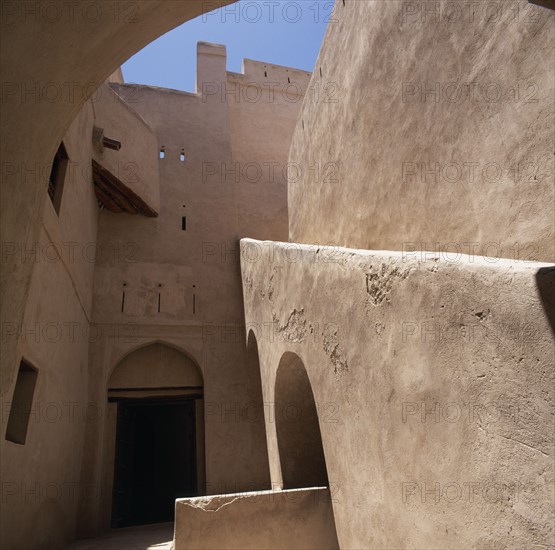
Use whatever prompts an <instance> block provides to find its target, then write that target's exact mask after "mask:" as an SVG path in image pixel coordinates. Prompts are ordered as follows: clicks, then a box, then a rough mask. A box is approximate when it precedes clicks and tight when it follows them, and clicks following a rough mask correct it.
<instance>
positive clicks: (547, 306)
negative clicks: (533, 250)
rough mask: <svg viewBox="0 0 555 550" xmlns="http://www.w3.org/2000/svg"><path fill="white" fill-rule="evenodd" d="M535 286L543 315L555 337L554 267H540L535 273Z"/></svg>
mask: <svg viewBox="0 0 555 550" xmlns="http://www.w3.org/2000/svg"><path fill="white" fill-rule="evenodd" d="M536 286H537V287H538V293H539V295H540V300H541V303H542V306H543V310H544V311H545V315H546V316H547V319H548V321H549V325H550V326H551V332H552V333H553V336H554V337H555V267H542V268H540V269H538V271H537V273H536Z"/></svg>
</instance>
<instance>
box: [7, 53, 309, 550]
mask: <svg viewBox="0 0 555 550" xmlns="http://www.w3.org/2000/svg"><path fill="white" fill-rule="evenodd" d="M244 71H245V72H244V73H241V74H237V73H229V72H227V71H226V52H225V47H224V46H218V45H212V44H205V43H199V46H198V85H197V87H198V91H197V93H188V92H181V91H177V90H167V89H159V88H151V87H148V86H138V85H125V84H124V83H123V82H122V80H121V75H118V74H115V75H113V76H112V77H111V79H110V80H111V82H107V83H105V84H103V85H102V87H101V88H100V89H99V91H98V92H97V94H96V95H95V96H94V97H93V98H92V99H91V100H90V101H89V102H88V103H87V104H86V105H85V107H84V108H83V110H82V111H81V113H80V114H79V116H78V117H77V118H76V120H75V121H74V123H73V124H72V126H71V127H70V129H69V131H68V132H67V134H66V135H65V136H64V139H63V144H64V147H65V149H66V151H67V155H68V157H69V164H68V167H67V171H66V177H65V182H64V188H63V196H62V199H61V201H60V207H59V212H56V209H55V207H54V203H53V201H52V200H51V199H50V197H49V196H48V195H47V196H46V197H45V206H44V208H45V215H44V219H43V223H42V231H41V240H40V241H39V243H38V245H37V246H36V247H34V248H32V249H30V250H27V251H26V252H24V253H23V259H27V260H28V261H33V262H36V264H37V265H36V268H35V270H34V273H33V278H32V281H31V285H30V294H29V303H28V307H27V311H26V314H25V317H24V321H23V323H22V325H21V326H19V327H18V326H16V325H15V324H9V325H7V324H6V325H4V337H5V339H10V340H12V341H13V340H18V341H19V343H20V346H21V350H22V357H23V358H24V360H25V361H27V362H28V363H29V364H30V365H31V366H32V367H34V368H36V369H37V370H38V373H39V375H38V378H37V383H36V386H35V393H34V397H33V407H34V408H33V410H32V414H31V417H30V422H29V428H28V431H27V437H26V441H25V445H20V444H16V443H13V442H7V441H4V445H5V448H4V449H3V464H4V470H3V479H5V480H6V484H5V491H4V493H3V494H4V502H5V504H7V505H9V506H6V507H3V514H4V516H3V522H8V523H11V524H13V525H18V526H19V528H17V529H15V528H14V529H10V530H9V531H4V532H3V533H4V537H5V540H4V543H5V544H6V546H7V547H13V548H17V547H29V546H35V547H43V548H52V547H59V546H61V545H63V544H64V543H67V542H69V541H71V540H72V539H73V538H75V537H76V536H91V535H94V534H95V533H98V532H99V531H100V530H104V529H107V528H109V527H110V525H114V521H115V519H114V512H113V502H114V497H113V493H114V487H113V485H114V479H115V478H116V477H117V476H116V477H115V468H116V464H115V463H116V453H117V450H116V445H117V443H116V431H117V422H118V420H117V419H118V412H117V407H118V405H117V403H118V402H119V401H120V400H121V399H125V398H128V399H138V398H141V399H148V398H151V399H171V398H175V397H187V396H192V397H191V399H194V401H195V414H196V420H195V438H196V441H195V447H196V452H195V456H194V462H195V469H196V471H195V474H194V481H195V483H194V489H193V490H194V494H200V495H202V494H206V493H210V494H218V493H230V492H237V491H244V490H251V491H252V490H262V489H268V488H269V487H270V478H269V469H268V459H267V450H266V438H265V430H264V417H263V410H262V409H263V407H262V402H261V399H262V394H261V389H260V374H259V372H258V371H257V370H255V369H254V367H255V366H256V365H255V364H253V362H252V360H249V358H248V357H247V348H246V342H245V337H244V334H245V330H244V323H243V302H242V289H241V279H240V270H239V238H240V237H242V236H244V235H247V234H254V235H257V236H258V238H261V239H267V240H276V239H277V240H279V239H285V238H286V237H287V182H286V165H287V155H288V151H289V144H290V142H291V137H292V133H293V129H294V125H295V123H296V119H297V114H298V111H299V109H300V105H301V102H302V99H303V95H304V90H305V89H306V85H307V83H308V80H309V76H310V75H309V74H308V73H306V72H303V71H298V70H295V69H291V68H286V67H278V66H275V65H269V64H265V63H261V62H257V61H251V60H245V64H244ZM264 73H266V75H269V76H268V77H265V76H264ZM267 83H271V86H267ZM245 90H246V92H245ZM284 90H285V91H284ZM226 92H227V93H228V94H231V93H234V94H235V95H227V96H226ZM270 92H271V93H270ZM248 94H251V95H248ZM178 113H179V115H178V116H176V114H178ZM99 128H100V129H102V131H103V136H105V137H109V138H113V139H116V140H117V141H119V142H120V143H121V149H120V150H111V149H108V148H106V147H102V146H99V144H98V140H97V139H96V138H95V129H99ZM96 131H97V130H96ZM253 132H254V133H255V136H253V135H252V134H253ZM257 132H258V136H259V137H258V139H257V138H256V133H257ZM270 132H272V135H273V139H272V144H271V147H269V146H268V145H267V144H265V143H264V142H262V140H260V136H265V135H267V134H268V133H270ZM258 143H260V144H258ZM270 149H271V151H272V155H269V154H268V151H269V150H270ZM161 157H163V158H161ZM95 163H97V164H95ZM98 165H100V166H101V167H102V168H103V169H105V170H106V171H107V172H108V173H109V174H112V175H113V176H114V177H115V178H117V179H118V180H119V181H120V182H121V183H122V184H123V185H124V186H125V187H126V188H127V190H128V192H129V193H130V194H132V195H133V196H136V197H139V198H140V200H141V201H142V202H141V204H142V205H143V208H145V209H147V211H148V214H146V215H145V214H141V213H137V214H135V215H131V214H128V213H125V212H114V211H110V206H108V207H107V206H106V205H105V204H102V205H101V206H100V209H99V201H100V202H101V198H102V197H100V196H99V195H97V194H95V189H96V190H97V191H98V185H104V183H105V180H101V181H99V180H98V177H97V176H95V175H93V172H94V170H95V166H98ZM93 180H94V182H95V184H94V185H93V183H92V182H93ZM101 191H102V190H101ZM99 192H100V191H99ZM102 192H104V191H102ZM99 197H100V198H99ZM246 197H249V198H248V199H247V198H246ZM262 199H263V200H262ZM112 207H113V205H112ZM7 252H9V253H11V254H13V255H15V254H19V253H20V251H18V250H17V249H15V248H13V249H10V250H7ZM9 404H10V402H9V401H8V403H6V407H7V408H6V407H5V414H4V422H5V423H6V421H7V419H8V417H9V414H8V413H9V410H10V406H9ZM247 413H248V414H247ZM4 425H5V424H4ZM66 438H67V439H66ZM46 440H48V441H50V442H52V446H53V447H52V450H54V448H55V449H56V452H54V453H52V454H50V455H48V456H43V458H42V459H41V461H40V462H37V461H36V460H35V458H34V457H35V456H36V454H37V453H40V448H41V447H42V446H43V445H44V441H46ZM68 442H69V443H68ZM230 456H232V457H233V459H232V460H230ZM185 494H187V493H185ZM182 496H183V495H182ZM31 515H39V516H40V517H41V522H42V523H41V524H39V526H38V528H37V529H36V531H34V532H33V535H32V536H30V535H29V533H28V532H26V531H25V529H24V526H25V524H26V522H27V519H28V518H29V517H30V516H31ZM54 525H56V526H57V527H56V528H54V527H53V526H54Z"/></svg>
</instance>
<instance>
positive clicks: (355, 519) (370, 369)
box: [241, 239, 555, 550]
mask: <svg viewBox="0 0 555 550" xmlns="http://www.w3.org/2000/svg"><path fill="white" fill-rule="evenodd" d="M241 245H242V273H243V288H244V295H245V313H246V320H247V327H250V328H251V330H252V332H253V334H254V335H255V336H256V340H257V344H258V350H259V355H260V368H261V374H262V389H263V394H264V401H265V402H267V403H272V402H274V400H275V393H274V386H275V377H276V370H277V368H278V365H279V364H280V360H281V359H282V357H283V356H284V354H285V353H286V352H289V353H294V354H296V355H297V356H298V357H299V358H300V359H301V361H302V362H303V364H304V366H305V368H306V370H307V373H308V377H309V379H310V383H311V386H312V391H313V393H314V399H315V402H316V406H317V410H318V415H319V421H320V429H321V433H322V441H323V448H324V453H325V460H326V466H327V473H328V477H329V483H330V487H331V488H332V491H333V495H334V502H333V511H334V516H335V522H336V526H337V534H338V539H339V544H340V547H341V548H376V549H378V548H381V549H384V550H385V549H390V548H412V549H416V548H430V549H432V548H433V549H440V548H488V549H490V548H499V547H505V548H529V547H534V545H537V546H542V545H544V546H547V545H549V544H553V535H554V532H553V528H554V516H553V504H554V502H553V481H554V477H553V476H554V470H553V413H554V404H553V381H554V375H555V373H554V363H553V354H554V347H553V333H552V328H550V324H549V316H551V322H553V315H554V310H553V303H552V301H551V302H550V301H549V300H550V298H549V296H550V293H551V292H552V290H553V285H554V284H555V283H554V280H553V279H554V277H555V271H554V268H553V266H548V265H547V264H537V263H530V264H525V263H515V262H512V261H509V260H497V261H493V262H492V261H491V259H489V260H490V261H487V260H486V259H483V258H478V257H459V258H458V260H457V261H451V262H446V261H445V260H444V259H441V258H439V257H437V256H435V255H434V254H427V255H425V254H424V253H423V254H419V255H418V256H417V257H415V256H405V255H403V254H402V253H399V252H380V251H364V250H354V249H343V248H326V247H319V246H311V245H297V244H294V243H289V244H287V243H273V244H272V243H261V242H257V241H251V240H248V239H245V240H243V241H242V243H241ZM273 418H274V417H273V416H272V415H271V414H270V413H269V412H268V411H266V429H267V437H268V449H269V458H270V470H271V475H272V482H273V483H280V482H281V471H280V458H281V457H280V455H279V451H278V441H277V436H276V424H275V421H274V420H273Z"/></svg>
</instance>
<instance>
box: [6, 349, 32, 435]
mask: <svg viewBox="0 0 555 550" xmlns="http://www.w3.org/2000/svg"><path fill="white" fill-rule="evenodd" d="M37 376H38V371H37V369H35V368H34V367H32V366H31V365H29V364H28V363H27V362H25V361H24V360H22V361H21V363H20V364H19V371H18V373H17V380H16V382H15V389H14V392H13V399H12V403H11V407H10V415H9V417H8V427H7V428H6V439H7V440H8V441H11V442H13V443H18V444H19V445H25V440H26V439H27V429H28V428H29V417H30V415H31V408H32V406H33V395H34V393H35V385H36V383H37Z"/></svg>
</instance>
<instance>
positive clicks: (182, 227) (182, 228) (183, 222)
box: [181, 216, 187, 231]
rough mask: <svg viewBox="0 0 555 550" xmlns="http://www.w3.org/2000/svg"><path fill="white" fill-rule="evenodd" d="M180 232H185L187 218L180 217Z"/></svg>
mask: <svg viewBox="0 0 555 550" xmlns="http://www.w3.org/2000/svg"><path fill="white" fill-rule="evenodd" d="M181 231H187V216H181Z"/></svg>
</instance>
